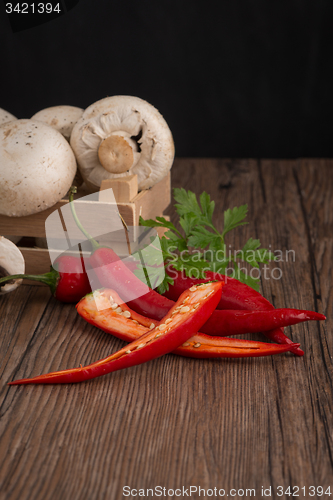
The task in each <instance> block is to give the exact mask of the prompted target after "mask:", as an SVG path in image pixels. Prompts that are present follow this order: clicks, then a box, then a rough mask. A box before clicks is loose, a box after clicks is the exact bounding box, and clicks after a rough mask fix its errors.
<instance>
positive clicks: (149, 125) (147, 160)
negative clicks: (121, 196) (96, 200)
mask: <svg viewBox="0 0 333 500" xmlns="http://www.w3.org/2000/svg"><path fill="white" fill-rule="evenodd" d="M70 143H71V146H72V148H73V151H74V153H75V156H76V158H77V160H78V165H79V169H80V171H81V174H82V177H83V179H84V180H85V182H86V184H87V186H88V187H89V188H90V189H92V190H95V191H96V190H98V188H99V186H100V185H101V182H102V181H103V180H104V179H110V178H119V177H124V176H126V175H131V174H137V176H138V185H139V189H140V190H142V189H148V188H150V187H152V186H153V185H154V184H156V183H157V182H158V181H160V180H161V179H162V178H163V177H165V175H166V174H167V173H168V171H169V170H170V168H171V166H172V162H173V159H174V154H175V150H174V144H173V139H172V135H171V132H170V129H169V127H168V125H167V123H166V121H165V120H164V118H163V116H162V115H161V114H160V113H159V112H158V111H157V109H156V108H154V106H152V105H151V104H149V103H148V102H146V101H144V100H142V99H140V98H138V97H132V96H113V97H106V98H105V99H102V100H100V101H97V102H96V103H94V104H92V105H91V106H89V107H88V108H87V109H86V110H85V111H84V113H83V115H82V118H80V120H78V122H77V123H76V125H75V126H74V128H73V131H72V135H71V140H70Z"/></svg>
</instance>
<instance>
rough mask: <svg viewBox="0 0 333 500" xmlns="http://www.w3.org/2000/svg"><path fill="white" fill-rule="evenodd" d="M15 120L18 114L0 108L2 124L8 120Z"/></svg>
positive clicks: (0, 122)
mask: <svg viewBox="0 0 333 500" xmlns="http://www.w3.org/2000/svg"><path fill="white" fill-rule="evenodd" d="M13 120H17V118H16V116H14V115H12V114H11V113H8V111H6V110H5V109H2V108H0V125H2V124H3V123H7V122H12V121H13Z"/></svg>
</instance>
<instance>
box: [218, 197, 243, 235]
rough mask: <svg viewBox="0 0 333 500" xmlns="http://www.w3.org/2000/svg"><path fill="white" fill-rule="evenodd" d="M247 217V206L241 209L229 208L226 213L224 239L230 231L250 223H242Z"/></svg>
mask: <svg viewBox="0 0 333 500" xmlns="http://www.w3.org/2000/svg"><path fill="white" fill-rule="evenodd" d="M246 216H247V205H242V206H241V207H234V208H233V209H232V210H231V209H230V208H229V209H228V210H226V211H225V212H224V229H223V233H222V236H223V237H224V236H225V235H226V234H227V233H229V231H231V230H232V229H235V228H236V227H239V226H244V224H248V222H242V221H243V220H244V219H245V217H246Z"/></svg>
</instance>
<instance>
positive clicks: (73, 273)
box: [0, 255, 91, 303]
mask: <svg viewBox="0 0 333 500" xmlns="http://www.w3.org/2000/svg"><path fill="white" fill-rule="evenodd" d="M11 279H28V280H32V281H39V282H40V283H45V284H46V285H48V286H49V287H50V289H51V292H52V294H53V295H54V297H55V298H56V299H58V300H60V301H61V302H75V303H76V302H78V300H80V299H82V297H84V296H85V295H86V294H87V293H89V292H90V291H91V286H90V282H89V279H88V276H87V274H86V272H85V266H84V261H83V257H81V258H79V257H74V256H72V255H61V256H60V257H58V258H57V259H56V260H55V261H54V264H53V266H52V267H51V269H50V271H49V272H48V273H45V274H15V275H12V276H6V277H5V278H1V279H0V286H1V285H2V284H3V283H5V282H6V281H8V280H11Z"/></svg>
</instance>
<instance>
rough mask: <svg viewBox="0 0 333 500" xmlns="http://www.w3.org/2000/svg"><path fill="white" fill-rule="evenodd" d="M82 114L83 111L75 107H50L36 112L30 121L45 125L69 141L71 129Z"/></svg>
mask: <svg viewBox="0 0 333 500" xmlns="http://www.w3.org/2000/svg"><path fill="white" fill-rule="evenodd" d="M82 113H83V109H82V108H77V107H76V106H52V107H50V108H45V109H42V110H41V111H38V113H36V114H34V116H32V117H31V120H38V121H41V122H44V123H47V124H48V125H50V127H53V128H55V129H56V130H58V132H60V133H61V134H62V135H63V136H64V137H65V138H66V139H67V140H68V141H69V139H70V136H71V133H72V129H73V127H74V125H75V123H76V122H77V121H78V119H79V118H81V116H82Z"/></svg>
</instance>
